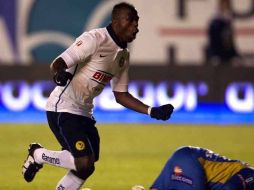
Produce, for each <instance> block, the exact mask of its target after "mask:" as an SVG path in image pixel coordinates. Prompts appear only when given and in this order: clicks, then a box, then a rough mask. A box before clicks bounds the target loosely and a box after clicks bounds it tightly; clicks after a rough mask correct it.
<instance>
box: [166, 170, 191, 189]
mask: <svg viewBox="0 0 254 190" xmlns="http://www.w3.org/2000/svg"><path fill="white" fill-rule="evenodd" d="M171 180H173V181H179V182H183V183H186V184H188V185H193V181H192V179H191V178H190V177H187V176H185V175H183V169H182V168H180V167H179V166H175V167H174V171H173V174H172V175H171Z"/></svg>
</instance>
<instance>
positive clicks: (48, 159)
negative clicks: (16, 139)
mask: <svg viewBox="0 0 254 190" xmlns="http://www.w3.org/2000/svg"><path fill="white" fill-rule="evenodd" d="M41 158H42V160H44V161H46V162H49V163H51V164H55V165H59V164H60V159H59V158H54V157H50V156H47V155H46V154H44V153H43V154H42V156H41Z"/></svg>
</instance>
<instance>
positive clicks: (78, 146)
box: [75, 141, 86, 151]
mask: <svg viewBox="0 0 254 190" xmlns="http://www.w3.org/2000/svg"><path fill="white" fill-rule="evenodd" d="M75 147H76V149H77V150H79V151H81V150H84V149H85V148H86V145H85V143H84V142H83V141H77V142H76V144H75Z"/></svg>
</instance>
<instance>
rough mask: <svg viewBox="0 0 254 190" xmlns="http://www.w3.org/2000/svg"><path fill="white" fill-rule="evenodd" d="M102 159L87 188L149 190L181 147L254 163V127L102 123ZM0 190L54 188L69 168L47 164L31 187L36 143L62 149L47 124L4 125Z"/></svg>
mask: <svg viewBox="0 0 254 190" xmlns="http://www.w3.org/2000/svg"><path fill="white" fill-rule="evenodd" d="M98 129H99V133H100V136H101V153H100V160H99V161H98V162H97V163H96V171H95V173H94V174H93V175H92V176H91V177H90V178H89V179H88V180H87V182H86V184H85V186H86V187H89V188H91V189H92V190H102V189H103V190H119V189H121V190H130V189H131V187H132V186H133V185H135V184H142V185H144V186H145V187H146V188H147V189H148V187H149V185H150V184H151V183H152V182H153V180H154V179H155V178H156V176H157V175H158V174H159V172H160V170H161V168H162V166H163V165H164V163H165V161H166V160H167V158H168V156H169V155H171V153H172V152H173V151H174V150H175V149H176V148H177V147H179V146H183V145H193V146H202V147H207V148H209V149H212V150H214V151H216V152H218V153H220V154H223V155H225V156H227V157H230V158H234V159H241V160H243V161H246V162H249V163H250V164H252V165H254V150H253V148H252V147H253V144H254V138H253V134H254V127H248V126H238V127H236V126H228V127H216V126H182V125H181V126H180V125H175V126H163V125H120V124H115V125H98ZM0 135H1V137H0V171H1V173H0V189H1V190H13V189H15V190H16V189H22V190H23V189H26V190H37V189H38V190H39V189H43V190H45V189H55V185H56V183H57V182H58V180H59V179H60V178H61V177H62V176H63V175H64V174H65V173H66V170H65V169H61V168H55V167H52V166H46V165H45V166H44V168H43V169H42V170H41V171H40V172H39V173H38V175H37V176H36V178H35V180H34V181H33V182H32V183H26V182H25V181H24V180H23V178H22V175H21V166H22V164H23V160H24V159H25V157H26V155H27V146H28V144H29V143H31V142H35V141H36V142H40V143H41V144H42V145H43V146H45V147H46V148H48V149H55V150H58V149H59V148H60V147H59V145H58V144H57V142H56V140H55V139H54V137H53V135H52V134H51V132H50V130H49V128H48V127H47V125H46V124H45V125H43V124H42V125H38V124H36V125H0Z"/></svg>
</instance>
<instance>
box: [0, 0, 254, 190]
mask: <svg viewBox="0 0 254 190" xmlns="http://www.w3.org/2000/svg"><path fill="white" fill-rule="evenodd" d="M117 2H120V1H118V0H107V1H103V0H93V1H89V0H75V1H70V0H61V1H60V0H8V1H7V0H0V72H1V74H0V132H1V133H0V134H1V138H0V161H1V162H0V168H1V170H2V171H6V175H4V174H3V173H2V174H0V189H17V188H18V189H19V188H20V189H53V188H54V184H55V183H54V182H55V181H57V180H58V178H60V177H61V175H60V174H61V173H59V171H58V170H57V171H56V170H55V169H52V168H47V172H48V171H49V174H48V173H47V172H45V173H43V174H42V176H44V177H45V179H46V180H43V179H44V178H43V177H41V179H39V181H40V183H38V184H32V186H31V185H30V184H29V185H30V186H29V185H27V184H25V183H24V182H23V181H22V176H20V170H19V169H20V168H19V167H21V164H22V161H23V159H24V158H23V157H25V155H26V152H25V151H24V150H25V149H26V146H27V145H28V144H29V143H30V142H31V141H35V140H37V139H38V140H41V141H42V143H44V144H45V145H48V146H50V147H54V146H55V147H57V144H56V142H55V140H54V138H53V137H51V134H50V133H49V131H48V129H47V127H45V126H46V125H47V123H46V118H45V113H44V106H45V102H46V99H47V97H48V95H49V93H50V91H51V90H52V89H53V87H54V84H53V82H52V80H51V76H50V74H49V64H50V62H51V61H52V60H53V59H54V58H55V57H56V56H57V55H58V54H59V53H60V52H62V51H63V50H64V49H66V48H67V47H68V46H69V45H70V44H71V43H72V42H73V41H74V39H75V37H77V36H78V35H79V34H81V33H82V32H83V31H84V30H89V29H92V28H97V27H104V26H106V25H107V24H108V23H109V20H110V11H111V9H112V6H113V5H114V4H115V3H117ZM127 2H130V3H133V4H134V5H135V6H136V8H137V10H138V11H139V15H140V23H139V29H140V32H139V34H138V36H137V39H136V41H135V42H133V43H132V44H131V45H130V46H129V48H130V51H131V64H132V68H131V70H130V79H131V83H130V87H129V88H130V91H131V93H132V94H134V95H135V96H136V97H138V98H139V99H141V100H143V101H144V102H146V103H147V104H149V105H152V106H156V105H160V104H163V103H167V102H170V103H172V104H173V105H174V106H175V112H174V114H173V116H172V119H171V120H169V121H168V122H163V123H162V122H157V121H154V120H153V119H150V118H149V117H147V116H144V115H141V114H138V113H134V112H132V111H129V110H126V109H124V108H123V107H121V106H119V105H118V104H116V103H115V102H114V98H113V95H112V92H111V89H110V87H106V89H105V90H104V91H103V93H102V94H101V95H100V96H99V97H98V98H97V99H96V102H95V110H94V111H95V118H96V120H97V121H98V123H99V129H100V131H101V136H102V143H103V144H102V155H101V162H100V163H98V170H99V172H97V173H96V172H95V176H94V177H93V178H91V180H89V181H88V185H90V187H92V188H94V189H119V186H120V187H121V188H120V189H128V188H129V189H130V187H131V186H130V185H131V184H133V185H134V184H135V183H142V184H144V185H146V186H147V187H148V185H149V184H150V183H151V181H152V180H153V179H154V178H155V176H156V175H157V173H158V172H159V170H160V167H161V166H162V164H163V163H164V161H165V160H166V158H167V156H168V155H169V154H170V153H172V151H173V150H174V149H175V148H176V147H178V146H181V145H186V144H191V145H196V146H206V147H208V148H211V149H215V150H216V151H219V152H222V153H224V154H226V155H227V156H233V157H237V158H241V159H244V160H246V161H248V162H250V163H252V164H254V158H253V157H254V151H253V150H251V147H252V144H253V138H252V134H253V130H254V129H253V128H252V126H253V124H254V75H253V73H254V0H241V1H239V0H232V5H233V13H234V27H235V31H236V36H235V37H236V38H235V40H236V44H237V48H238V51H239V52H240V54H241V55H242V57H243V59H242V61H241V63H240V64H238V65H237V66H214V65H210V64H209V63H208V62H207V61H206V51H205V50H206V47H207V44H208V37H207V27H208V23H209V20H210V19H211V17H212V16H213V15H214V13H215V11H216V3H217V1H215V0H201V1H200V0H160V1H152V0H127ZM119 123H121V124H119ZM113 125H114V126H113ZM161 125H162V126H161ZM194 125H195V126H194ZM120 126H124V127H120ZM125 126H126V127H125ZM133 126H134V127H133ZM165 126H166V127H165ZM109 131H110V132H112V134H114V135H112V134H110V133H109ZM126 131H129V133H126ZM151 134H154V135H151ZM121 139H125V141H124V140H121ZM162 139H163V140H162ZM51 140H52V141H51ZM114 141H115V143H116V144H115V145H113V144H114ZM130 142H133V143H134V144H130ZM135 143H137V144H135ZM116 145H118V146H119V147H118V148H117V147H115V146H116ZM163 145H165V147H164V146H163ZM9 146H11V147H9ZM109 147H112V149H113V153H112V154H110V151H112V150H111V149H109ZM120 147H122V148H120ZM130 147H136V148H137V149H133V148H130ZM144 147H145V148H144ZM158 147H160V148H158ZM140 149H141V150H144V152H142V151H139V150H140ZM119 155H120V156H119ZM10 156H13V158H10ZM117 158H121V159H120V160H118V161H117V163H116V160H117ZM6 160H8V161H7V163H6ZM113 161H114V162H115V163H114V165H113V166H112V165H111V166H110V163H111V164H112V162H113ZM3 163H4V164H3ZM151 163H154V165H153V164H151ZM112 167H113V168H112ZM9 168H10V169H9ZM51 169H52V170H51ZM105 170H106V171H105ZM108 171H109V172H108ZM110 172H111V173H110ZM141 173H142V175H141ZM113 175H115V176H114V177H112V176H113ZM127 176H128V179H127V178H126V177H127ZM103 177H104V179H103ZM110 177H111V178H110ZM13 178H14V181H16V182H17V184H18V187H17V186H15V184H13V183H12V181H13ZM42 178H43V179H42ZM112 181H114V184H112ZM42 187H43V188H42Z"/></svg>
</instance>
